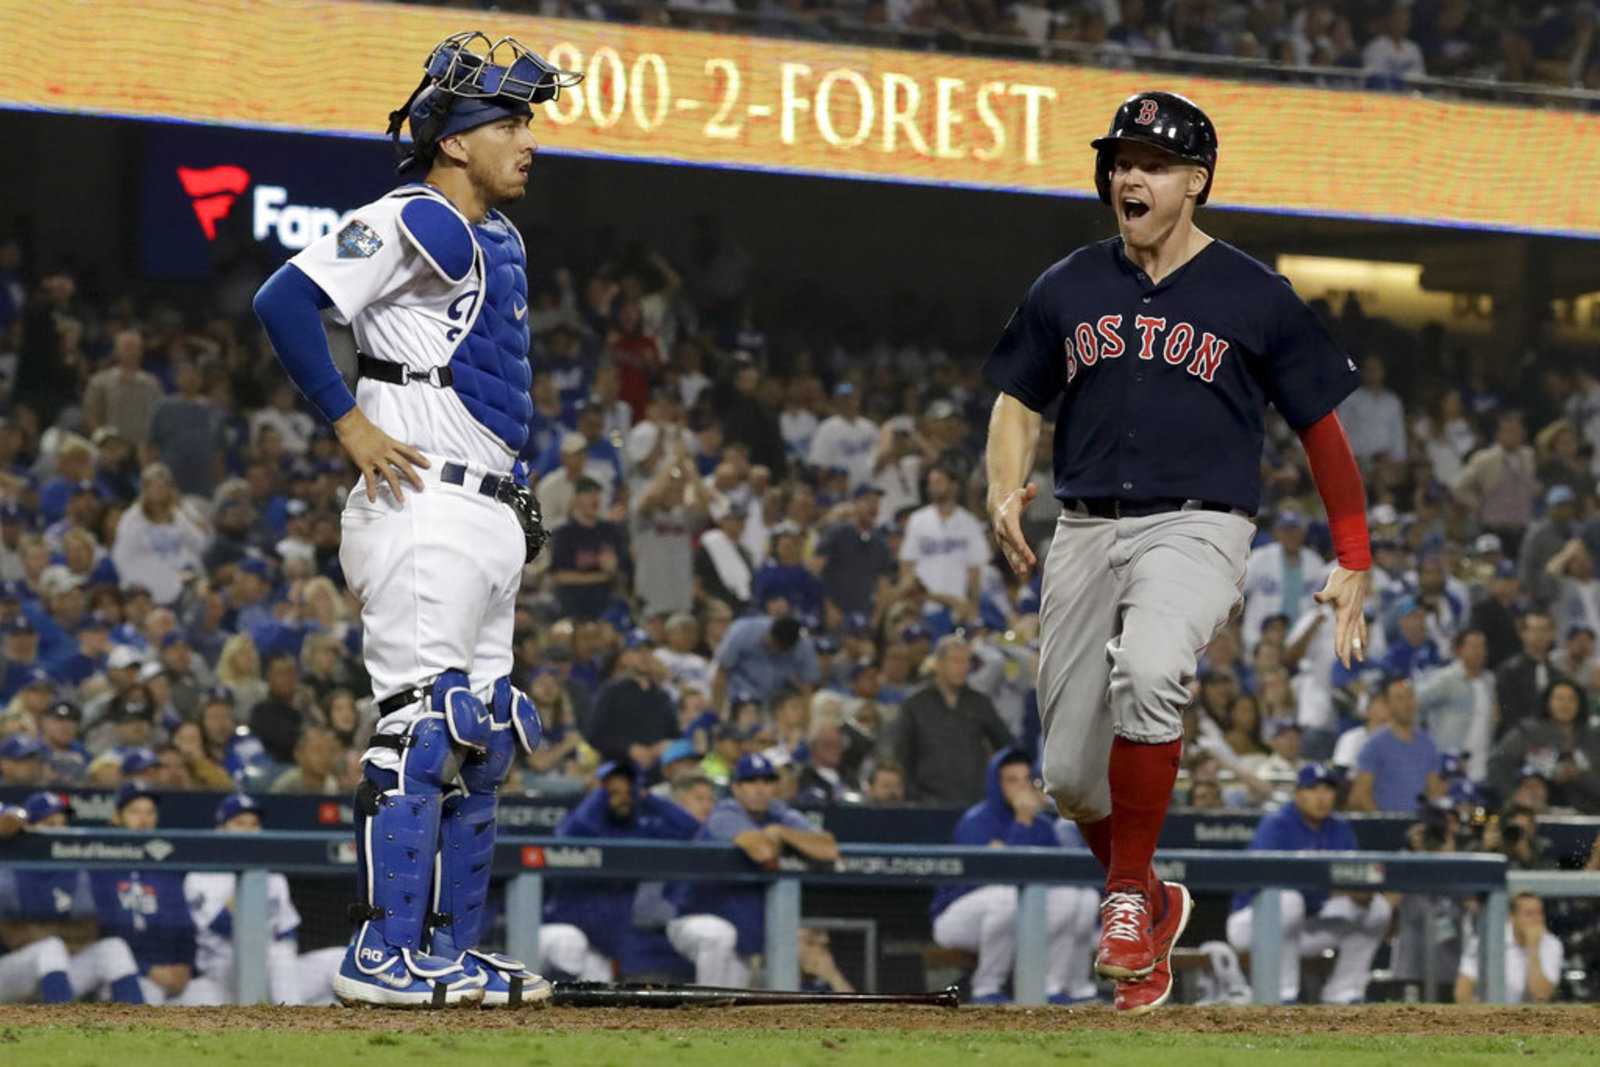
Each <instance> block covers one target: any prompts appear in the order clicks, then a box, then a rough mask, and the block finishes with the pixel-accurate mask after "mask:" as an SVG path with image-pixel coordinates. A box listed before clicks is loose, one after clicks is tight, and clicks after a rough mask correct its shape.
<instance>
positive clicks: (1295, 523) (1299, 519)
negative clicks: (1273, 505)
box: [1273, 508, 1306, 529]
mask: <svg viewBox="0 0 1600 1067" xmlns="http://www.w3.org/2000/svg"><path fill="white" fill-rule="evenodd" d="M1305 524H1306V518H1305V516H1304V515H1302V514H1300V513H1299V512H1298V511H1295V510H1294V509H1293V508H1284V509H1283V510H1282V511H1280V512H1278V515H1277V518H1276V519H1274V520H1273V525H1274V526H1292V527H1295V528H1297V529H1298V528H1304V526H1305Z"/></svg>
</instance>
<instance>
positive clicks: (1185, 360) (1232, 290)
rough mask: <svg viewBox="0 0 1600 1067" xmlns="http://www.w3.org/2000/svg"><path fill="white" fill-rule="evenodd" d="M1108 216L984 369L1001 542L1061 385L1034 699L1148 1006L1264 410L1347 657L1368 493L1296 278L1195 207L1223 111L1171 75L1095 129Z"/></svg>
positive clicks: (1110, 939) (1118, 939)
mask: <svg viewBox="0 0 1600 1067" xmlns="http://www.w3.org/2000/svg"><path fill="white" fill-rule="evenodd" d="M1093 147H1094V149H1095V150H1096V152H1097V153H1098V154H1097V156H1096V159H1095V185H1096V187H1097V188H1098V190H1099V192H1100V199H1101V200H1102V201H1104V202H1105V203H1107V204H1109V205H1110V206H1111V207H1112V209H1113V211H1114V213H1115V215H1116V220H1117V230H1118V236H1116V237H1113V238H1111V239H1109V240H1105V241H1100V242H1097V243H1095V244H1091V245H1087V246H1085V247H1083V248H1080V249H1078V250H1077V251H1076V252H1074V253H1072V254H1071V255H1070V256H1068V257H1067V258H1066V259H1063V260H1062V261H1061V262H1059V263H1057V264H1055V265H1054V266H1052V267H1051V268H1050V269H1049V270H1047V271H1045V272H1044V273H1043V274H1042V275H1040V276H1039V278H1038V280H1037V281H1035V282H1034V283H1033V286H1032V287H1031V288H1030V289H1029V290H1028V294H1027V296H1026V298H1025V299H1024V300H1023V302H1022V305H1021V306H1020V307H1019V308H1017V310H1016V312H1015V313H1014V314H1013V315H1012V317H1011V321H1010V322H1009V323H1008V324H1007V326H1006V329H1005V332H1004V334H1003V335H1002V336H1001V338H1000V340H999V341H998V342H997V343H996V345H995V348H994V351H993V353H992V354H991V355H990V356H989V359H988V361H987V362H986V363H985V365H984V371H985V374H986V376H987V377H988V379H989V381H990V383H991V384H993V385H994V386H995V387H996V388H997V389H999V390H1000V394H1001V395H1000V396H999V398H998V399H997V400H996V401H995V405H994V410H993V413H992V415H991V417H990V422H989V443H988V449H987V463H988V473H989V516H990V523H991V525H992V527H993V529H994V533H995V537H996V539H997V540H998V542H999V544H1000V547H1001V549H1002V551H1003V552H1004V554H1005V557H1006V560H1007V561H1008V562H1009V563H1010V565H1011V567H1012V569H1013V570H1014V571H1015V572H1016V573H1017V574H1018V575H1019V576H1023V577H1026V576H1027V574H1028V573H1029V571H1030V570H1031V568H1032V567H1033V566H1034V565H1035V564H1036V562H1037V560H1036V559H1035V557H1034V554H1033V552H1032V551H1031V550H1030V548H1029V546H1028V543H1027V541H1026V540H1025V539H1024V537H1023V534H1022V528H1021V524H1020V521H1019V520H1020V519H1021V516H1022V513H1023V511H1024V510H1025V509H1026V508H1027V506H1028V503H1029V501H1031V500H1032V499H1033V498H1034V496H1035V495H1036V494H1037V493H1038V487H1037V486H1035V485H1032V484H1025V479H1026V478H1027V475H1028V472H1029V471H1030V470H1031V469H1032V457H1033V450H1034V446H1035V443H1036V441H1037V439H1038V435H1039V425H1040V412H1042V411H1043V410H1044V409H1045V407H1046V406H1048V405H1049V404H1050V403H1051V402H1052V401H1054V400H1056V398H1058V397H1059V398H1060V400H1061V407H1060V413H1059V415H1058V416H1057V419H1056V426H1055V441H1054V460H1055V468H1054V469H1055V480H1056V485H1055V495H1056V497H1057V498H1058V499H1059V500H1060V501H1061V502H1062V505H1063V510H1062V513H1061V516H1060V519H1059V520H1058V522H1057V524H1056V531H1055V536H1054V539H1053V541H1052V543H1051V548H1050V553H1049V555H1048V557H1047V559H1046V562H1045V566H1044V575H1043V603H1042V605H1041V610H1040V624H1041V630H1042V648H1041V654H1040V662H1039V707H1040V714H1041V718H1042V721H1043V728H1044V741H1043V749H1044V751H1043V771H1042V773H1043V776H1044V781H1045V787H1046V789H1047V790H1048V791H1049V792H1050V794H1051V795H1052V796H1053V797H1054V798H1055V800H1056V803H1057V805H1058V807H1059V808H1060V811H1061V813H1062V814H1063V815H1064V816H1066V817H1068V818H1070V819H1072V820H1073V821H1075V822H1076V823H1077V825H1078V828H1079V830H1080V831H1081V832H1082V834H1083V837H1084V840H1085V842H1086V843H1087V844H1088V846H1089V848H1090V850H1091V851H1093V852H1094V854H1095V857H1096V858H1097V859H1099V861H1100V862H1101V864H1102V865H1104V867H1105V868H1106V887H1105V888H1106V892H1105V896H1104V898H1103V900H1102V902H1101V908H1100V919H1101V933H1100V942H1099V948H1098V954H1097V957H1096V969H1097V970H1098V971H1099V973H1100V974H1101V975H1102V976H1104V977H1107V978H1113V979H1115V980H1116V982H1117V991H1116V1006H1117V1007H1118V1008H1119V1009H1122V1010H1124V1011H1129V1012H1143V1011H1149V1010H1151V1009H1153V1008H1155V1007H1157V1006H1159V1005H1161V1004H1162V1003H1164V1002H1165V1001H1166V999H1167V997H1168V996H1169V995H1170V993H1171V990H1172V974H1171V971H1170V969H1169V967H1168V964H1167V957H1168V954H1169V953H1170V952H1171V949H1172V946H1173V944H1174V943H1175V942H1176V941H1177V939H1178V937H1179V936H1180V935H1181V934H1182V933H1183V929H1184V926H1185V925H1186V924H1187V922H1188V918H1189V910H1190V898H1189V893H1188V891H1187V890H1186V889H1184V887H1183V886H1181V885H1177V884H1174V883H1164V882H1162V881H1160V880H1159V879H1157V878H1156V876H1155V874H1154V872H1153V870H1152V868H1151V859H1152V857H1153V856H1154V854H1155V848H1156V838H1157V836H1158V835H1159V834H1160V833H1161V824H1162V822H1163V821H1164V820H1165V818H1166V813H1167V805H1168V802H1169V801H1170V799H1171V794H1172V785H1173V781H1174V779H1175V778H1176V776H1177V771H1178V757H1179V748H1180V737H1181V734H1182V712H1183V708H1184V706H1185V705H1186V704H1187V703H1188V702H1189V691H1188V685H1189V682H1190V681H1191V680H1192V679H1193V677H1194V674H1195V663H1196V658H1197V655H1198V653H1199V652H1200V650H1202V649H1203V648H1205V646H1206V644H1207V643H1208V642H1209V641H1210V640H1211V637H1212V635H1213V634H1215V633H1216V631H1217V630H1218V629H1219V628H1220V627H1221V626H1222V625H1223V624H1224V623H1226V622H1227V621H1228V618H1229V616H1230V615H1231V613H1232V612H1233V611H1234V610H1235V608H1236V606H1237V605H1238V603H1239V599H1240V583H1241V581H1242V580H1243V578H1244V571H1245V558H1246V554H1247V552H1248V551H1249V548H1250V541H1251V538H1252V536H1253V534H1254V533H1255V526H1254V524H1253V523H1252V521H1251V519H1252V517H1253V516H1254V515H1255V512H1256V509H1257V506H1258V504H1259V502H1260V496H1261V482H1260V476H1259V469H1260V461H1261V445H1262V435H1263V426H1262V416H1263V410H1262V409H1263V406H1264V404H1266V403H1267V402H1270V403H1271V404H1272V405H1273V406H1274V407H1276V408H1277V409H1278V412H1279V413H1280V414H1281V415H1282V416H1283V417H1284V418H1285V419H1287V420H1288V422H1289V425H1290V426H1292V427H1293V428H1294V429H1295V430H1296V431H1297V432H1298V433H1299V436H1300V440H1301V442H1302V444H1303V445H1304V447H1305V449H1306V453H1307V455H1308V456H1309V458H1310V461H1311V471H1312V476H1313V478H1314V479H1315V481H1316V485H1317V490H1318V492H1319V493H1320V494H1321V496H1322V500H1323V504H1324V505H1325V506H1326V508H1327V511H1328V518H1329V522H1330V525H1331V527H1332V531H1333V541H1334V546H1335V549H1336V551H1337V554H1338V561H1339V565H1338V566H1337V567H1335V568H1334V569H1333V571H1332V572H1331V574H1330V575H1329V577H1328V581H1327V584H1326V585H1325V586H1324V587H1323V589H1322V590H1321V591H1320V592H1319V593H1317V594H1316V599H1317V600H1318V602H1319V603H1325V604H1330V605H1332V606H1333V607H1334V608H1335V610H1336V615H1337V628H1336V638H1335V643H1336V647H1337V653H1338V655H1339V657H1340V659H1341V660H1343V661H1344V662H1345V663H1346V665H1348V663H1349V661H1350V658H1351V657H1352V656H1354V657H1355V658H1357V659H1360V658H1363V643H1364V640H1365V623H1364V622H1363V620H1362V610H1361V609H1362V604H1363V601H1364V600H1365V599H1366V596H1367V589H1368V574H1367V570H1368V567H1369V565H1370V550H1369V547H1368V543H1367V528H1366V515H1365V504H1364V491H1363V489H1362V485H1361V476H1360V472H1359V471H1358V470H1357V468H1356V464H1355V459H1354V458H1353V457H1352V455H1351V453H1350V446H1349V442H1348V441H1347V440H1346V438H1345V434H1344V430H1343V428H1342V427H1341V426H1340V424H1339V419H1338V416H1337V415H1336V414H1335V413H1334V408H1335V406H1336V405H1337V404H1338V403H1339V401H1340V400H1342V399H1344V397H1346V396H1347V395H1349V393H1350V392H1351V391H1352V390H1353V389H1354V388H1355V387H1356V384H1357V374H1356V367H1355V364H1354V363H1353V362H1352V361H1351V360H1350V359H1349V358H1348V357H1347V356H1346V355H1345V354H1344V353H1342V352H1340V351H1339V349H1338V347H1337V346H1336V345H1335V344H1334V342H1333V340H1332V338H1330V337H1329V336H1328V333H1327V331H1326V330H1324V329H1323V327H1322V325H1321V323H1320V322H1319V321H1318V320H1317V318H1316V316H1315V315H1314V314H1313V313H1312V312H1311V310H1310V309H1309V308H1307V307H1306V305H1305V304H1304V303H1302V302H1301V300H1300V299H1299V298H1298V297H1297V296H1295V294H1294V291H1293V290H1292V289H1291V288H1290V287H1289V284H1288V283H1287V281H1286V280H1285V279H1283V278H1282V277H1280V276H1278V275H1276V274H1274V273H1272V272H1271V271H1270V270H1269V269H1268V268H1267V267H1266V266H1264V265H1263V264H1261V263H1259V262H1257V261H1256V260H1254V259H1251V258H1250V257H1249V256H1247V255H1245V254H1244V253H1243V252H1241V251H1239V250H1238V249H1237V248H1234V247H1232V246H1231V245H1229V244H1227V243H1226V242H1224V241H1218V240H1215V239H1213V238H1212V237H1210V236H1209V235H1207V234H1206V233H1204V232H1202V231H1201V230H1200V229H1198V228H1197V227H1196V226H1195V224H1194V212H1195V208H1197V207H1198V206H1200V205H1201V204H1204V203H1205V202H1206V196H1207V194H1208V193H1209V192H1210V191H1211V180H1212V176H1213V174H1214V172H1215V170H1216V163H1217V136H1216V129H1215V127H1213V126H1212V124H1211V121H1210V120H1209V119H1208V118H1207V117H1206V116H1205V114H1204V112H1202V111H1201V110H1200V109H1199V108H1198V107H1196V106H1195V105H1194V104H1193V103H1191V102H1190V101H1188V100H1186V99H1184V98H1183V97H1181V96H1177V95H1175V94H1173V93H1165V92H1148V93H1139V94H1138V95H1135V96H1131V97H1129V98H1128V99H1127V100H1126V101H1125V102H1124V103H1123V104H1122V106H1121V107H1119V108H1118V109H1117V113H1116V116H1115V117H1114V118H1113V119H1112V122H1111V130H1110V132H1109V133H1108V134H1107V135H1106V136H1105V137H1102V138H1098V139H1096V140H1095V141H1094V142H1093Z"/></svg>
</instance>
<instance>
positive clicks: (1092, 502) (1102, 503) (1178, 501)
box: [1070, 496, 1248, 519]
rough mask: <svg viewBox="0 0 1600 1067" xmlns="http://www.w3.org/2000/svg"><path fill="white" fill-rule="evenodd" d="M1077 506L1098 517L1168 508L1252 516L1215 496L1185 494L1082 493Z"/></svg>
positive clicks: (1158, 511) (1128, 516) (1133, 515)
mask: <svg viewBox="0 0 1600 1067" xmlns="http://www.w3.org/2000/svg"><path fill="white" fill-rule="evenodd" d="M1070 506H1071V507H1073V508H1074V509H1078V508H1081V509H1082V510H1084V511H1086V512H1088V514H1089V515H1091V516H1093V517H1094V518H1096V519H1138V518H1143V517H1144V516H1146V515H1161V514H1164V513H1165V512H1168V511H1220V512H1223V513H1225V514H1235V515H1240V516H1244V517H1246V518H1248V516H1246V515H1245V513H1244V512H1243V511H1242V510H1240V509H1239V508H1236V507H1234V506H1233V505H1231V504H1219V503H1217V502H1216V501H1214V500H1193V499H1185V498H1183V497H1177V496H1168V497H1154V498H1152V499H1149V500H1123V499H1121V498H1120V497H1114V496H1087V497H1084V496H1080V497H1076V498H1074V499H1073V500H1072V502H1071V505H1070Z"/></svg>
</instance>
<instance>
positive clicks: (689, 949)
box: [667, 752, 839, 986]
mask: <svg viewBox="0 0 1600 1067" xmlns="http://www.w3.org/2000/svg"><path fill="white" fill-rule="evenodd" d="M777 787H778V769H777V768H776V767H774V766H773V765H772V761H771V760H769V759H767V758H766V757H765V756H762V755H760V754H759V753H754V752H752V753H749V754H747V755H744V756H740V757H739V762H738V764H737V765H736V766H735V767H734V771H733V795H732V796H731V797H726V798H724V799H723V800H721V801H720V802H719V803H718V804H717V806H716V807H714V808H712V809H711V818H709V819H707V820H706V824H705V827H704V828H703V829H702V830H701V831H700V835H699V840H702V841H727V842H731V843H732V844H733V845H734V847H736V848H738V849H739V850H740V851H742V852H743V853H744V854H745V856H746V857H748V858H749V860H750V862H752V863H754V864H756V865H757V866H759V867H762V868H764V869H766V870H775V869H776V868H777V864H778V856H779V855H781V854H782V853H783V851H784V850H785V849H786V848H787V849H793V850H794V851H795V852H797V853H799V854H800V855H801V856H803V857H804V858H806V859H809V860H817V861H820V862H822V863H832V862H833V861H835V860H837V859H838V858H839V846H838V843H837V842H836V841H835V840H834V838H833V835H832V834H830V833H828V832H827V831H826V830H814V829H812V828H811V824H810V823H809V822H807V821H806V818H805V816H803V815H801V814H800V813H799V812H797V811H795V810H794V809H793V808H790V807H789V806H788V805H786V804H784V803H783V802H782V801H779V800H775V799H773V795H774V793H775V791H776V790H777ZM669 895H670V896H672V897H673V898H674V900H675V902H676V903H677V906H678V917H677V918H676V919H673V920H672V921H671V922H670V923H668V924H667V939H668V940H669V941H671V942H672V947H673V948H675V949H677V950H678V953H679V954H680V955H682V956H683V957H684V958H685V959H687V960H689V961H690V962H692V963H693V964H694V973H695V981H696V982H698V983H699V984H701V985H720V986H744V985H748V984H749V982H750V965H749V963H748V962H746V961H747V960H748V958H749V957H750V956H753V955H755V954H757V953H759V952H761V951H763V950H764V948H765V945H766V935H767V931H766V895H765V891H764V887H762V886H760V885H744V884H737V885H726V884H720V883H712V882H680V883H678V884H677V885H676V886H674V887H673V888H672V890H671V891H670V894H669Z"/></svg>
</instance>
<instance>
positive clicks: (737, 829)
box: [702, 803, 760, 841]
mask: <svg viewBox="0 0 1600 1067" xmlns="http://www.w3.org/2000/svg"><path fill="white" fill-rule="evenodd" d="M757 829H760V827H758V826H756V824H755V820H754V819H752V818H750V816H749V815H748V814H746V813H745V811H744V809H743V808H741V807H739V806H738V805H737V804H727V803H723V804H718V805H717V806H716V807H715V808H713V809H712V811H711V817H710V818H709V819H707V820H706V825H705V831H704V834H703V835H702V836H704V837H706V838H709V839H710V840H712V841H732V840H733V839H734V838H736V837H738V836H739V835H740V834H742V833H745V832H747V831H749V830H757Z"/></svg>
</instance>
